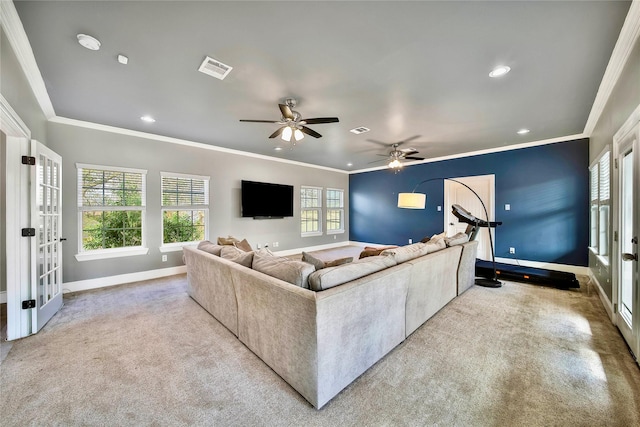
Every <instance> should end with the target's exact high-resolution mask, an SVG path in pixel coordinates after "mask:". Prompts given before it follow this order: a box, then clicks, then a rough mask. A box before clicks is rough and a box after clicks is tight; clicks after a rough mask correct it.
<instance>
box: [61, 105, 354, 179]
mask: <svg viewBox="0 0 640 427" xmlns="http://www.w3.org/2000/svg"><path fill="white" fill-rule="evenodd" d="M49 122H50V123H59V124H63V125H69V126H77V127H82V128H86V129H93V130H99V131H102V132H111V133H117V134H120V135H128V136H133V137H136V138H144V139H152V140H154V141H161V142H168V143H170V144H177V145H185V146H187V147H194V148H200V149H202V150H210V151H218V152H221V153H228V154H235V155H237V156H243V157H253V158H255V159H262V160H270V161H272V162H279V163H287V164H290V165H295V166H303V167H305V168H313V169H322V170H326V171H330V172H339V173H344V174H346V173H348V172H347V171H344V170H340V169H334V168H330V167H327V166H318V165H313V164H311V163H303V162H297V161H295V160H288V159H280V158H278V157H271V156H265V155H264V154H255V153H249V152H247V151H240V150H234V149H231V148H224V147H218V146H215V145H210V144H205V143H203V142H194V141H189V140H186V139H179V138H172V137H169V136H163V135H157V134H154V133H147V132H140V131H137V130H131V129H124V128H119V127H115V126H107V125H101V124H98V123H92V122H85V121H82V120H76V119H69V118H66V117H60V116H55V117H52V118H50V119H49Z"/></svg>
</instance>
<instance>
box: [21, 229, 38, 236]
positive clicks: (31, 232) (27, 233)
mask: <svg viewBox="0 0 640 427" xmlns="http://www.w3.org/2000/svg"><path fill="white" fill-rule="evenodd" d="M35 235H36V229H35V228H23V229H22V237H33V236H35Z"/></svg>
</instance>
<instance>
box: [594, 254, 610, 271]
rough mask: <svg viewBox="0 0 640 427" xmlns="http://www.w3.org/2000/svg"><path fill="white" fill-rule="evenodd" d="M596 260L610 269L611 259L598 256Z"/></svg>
mask: <svg viewBox="0 0 640 427" xmlns="http://www.w3.org/2000/svg"><path fill="white" fill-rule="evenodd" d="M596 258H598V261H600V263H601V264H602V265H603V266H605V267H607V268H609V257H606V258H605V257H603V256H602V255H596Z"/></svg>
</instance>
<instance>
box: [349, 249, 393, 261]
mask: <svg viewBox="0 0 640 427" xmlns="http://www.w3.org/2000/svg"><path fill="white" fill-rule="evenodd" d="M394 248H397V246H382V247H379V248H375V247H372V246H365V247H364V250H363V251H362V252H360V256H359V257H358V258H359V259H362V258H366V257H370V256H377V255H380V254H381V253H382V251H384V250H387V249H394Z"/></svg>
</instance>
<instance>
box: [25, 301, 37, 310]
mask: <svg viewBox="0 0 640 427" xmlns="http://www.w3.org/2000/svg"><path fill="white" fill-rule="evenodd" d="M30 308H36V300H34V299H28V300H26V301H22V309H23V310H28V309H30Z"/></svg>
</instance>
